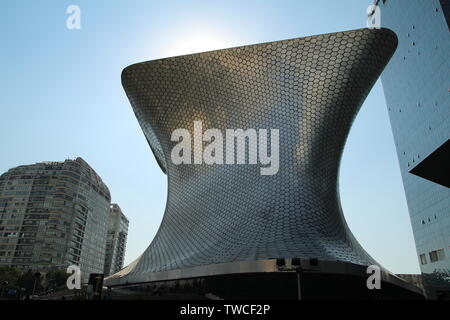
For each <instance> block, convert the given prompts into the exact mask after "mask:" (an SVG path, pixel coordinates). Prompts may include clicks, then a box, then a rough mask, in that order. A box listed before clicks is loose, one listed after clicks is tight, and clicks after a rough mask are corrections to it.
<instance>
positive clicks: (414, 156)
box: [376, 0, 450, 298]
mask: <svg viewBox="0 0 450 320" xmlns="http://www.w3.org/2000/svg"><path fill="white" fill-rule="evenodd" d="M376 3H377V4H378V5H379V6H380V8H381V26H382V27H385V28H389V29H391V30H393V31H394V32H395V33H396V34H397V37H398V40H399V45H398V49H397V52H396V53H395V55H394V57H393V58H392V60H391V61H390V63H389V64H388V66H387V68H386V69H385V71H384V72H383V74H382V82H383V88H384V93H385V96H386V100H387V105H388V111H389V117H390V121H391V126H392V131H393V134H394V139H395V145H396V148H397V155H398V159H399V163H400V169H401V173H402V178H403V185H404V188H405V193H406V199H407V202H408V208H409V213H410V217H411V223H412V228H413V233H414V238H415V242H416V249H417V255H418V256H417V257H418V260H419V263H420V267H421V270H422V274H423V278H424V282H425V286H426V287H427V294H428V295H429V297H434V298H436V297H438V298H439V297H445V296H446V297H448V296H449V292H450V281H449V279H450V189H449V173H450V160H449V153H450V151H449V149H450V143H449V141H448V140H449V137H450V59H449V58H450V32H449V22H450V18H449V13H450V4H449V3H450V0H384V1H376ZM380 156H382V155H380Z"/></svg>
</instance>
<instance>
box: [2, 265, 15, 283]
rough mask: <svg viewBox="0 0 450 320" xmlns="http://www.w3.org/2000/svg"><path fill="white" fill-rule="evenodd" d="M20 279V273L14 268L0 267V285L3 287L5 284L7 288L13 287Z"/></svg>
mask: <svg viewBox="0 0 450 320" xmlns="http://www.w3.org/2000/svg"><path fill="white" fill-rule="evenodd" d="M19 277H20V271H19V270H18V269H16V268H11V267H7V266H0V285H3V286H5V285H6V284H5V282H7V283H8V286H15V285H16V284H17V281H18V279H19Z"/></svg>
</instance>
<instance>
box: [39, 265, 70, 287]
mask: <svg viewBox="0 0 450 320" xmlns="http://www.w3.org/2000/svg"><path fill="white" fill-rule="evenodd" d="M68 276H69V275H68V274H67V272H66V271H65V270H58V269H54V270H50V271H49V272H47V274H46V275H45V278H46V280H47V283H48V284H49V287H53V288H55V287H62V286H65V285H66V282H67V277H68Z"/></svg>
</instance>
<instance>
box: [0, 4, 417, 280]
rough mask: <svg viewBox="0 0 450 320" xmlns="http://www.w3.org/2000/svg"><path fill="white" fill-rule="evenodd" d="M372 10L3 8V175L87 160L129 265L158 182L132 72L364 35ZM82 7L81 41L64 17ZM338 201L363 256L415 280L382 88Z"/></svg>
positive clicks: (152, 225) (144, 234)
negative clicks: (110, 204) (122, 235)
mask: <svg viewBox="0 0 450 320" xmlns="http://www.w3.org/2000/svg"><path fill="white" fill-rule="evenodd" d="M371 3H372V0H364V1H361V0H343V1H329V0H314V1H312V0H308V1H307V0H293V1H280V0H277V1H268V0H260V1H248V0H247V1H231V0H226V1H212V0H210V1H166V0H165V1H150V0H148V1H142V0H141V1H138V0H133V1H125V0H96V1H92V0H90V1H88V0H72V1H62V0H61V1H51V0H46V1H44V0H41V1H25V0H14V1H1V2H0V41H1V50H0V68H1V69H0V70H1V72H0V88H1V94H0V121H1V126H0V147H1V154H0V172H4V171H6V170H8V169H9V168H11V167H15V166H17V165H21V164H31V163H35V162H40V161H50V160H51V161H61V160H64V159H66V158H74V157H77V156H81V157H83V158H84V159H85V160H86V161H88V163H89V164H90V165H91V166H92V167H93V168H94V169H95V170H96V171H97V172H98V173H99V175H100V176H101V177H102V179H103V180H104V181H105V183H106V184H107V185H108V186H109V188H110V190H111V194H112V198H113V201H114V202H117V203H119V205H120V206H121V208H122V209H123V211H124V212H125V214H126V215H127V216H128V217H129V219H130V230H129V235H128V245H127V254H126V263H128V262H130V261H132V260H133V259H135V258H136V257H137V256H138V255H139V254H140V253H142V251H143V250H144V249H145V248H146V247H147V246H148V244H149V243H150V241H151V240H152V238H153V236H154V235H155V233H156V231H157V229H158V226H159V224H160V221H161V218H162V214H163V212H164V207H165V202H166V189H167V182H166V176H165V175H164V174H163V173H162V172H161V171H160V169H159V167H158V165H157V164H156V161H155V159H154V157H153V155H152V153H151V151H150V148H149V147H148V145H147V142H146V140H145V138H144V135H143V133H142V131H141V129H140V127H139V125H138V123H137V121H136V118H135V116H134V114H133V112H132V109H131V106H130V104H129V102H128V100H127V98H126V96H125V93H124V91H123V89H122V87H121V83H120V73H121V71H122V69H123V68H124V67H126V66H127V65H130V64H132V63H136V62H140V61H146V60H152V59H156V58H162V57H166V56H168V55H177V54H182V53H190V52H195V51H204V50H206V49H219V48H223V47H231V46H238V45H246V44H254V43H258V42H266V41H274V40H282V39H287V38H294V37H302V36H308V35H315V34H320V33H329V32H335V31H343V30H351V29H357V28H362V27H365V18H366V8H367V6H368V5H369V4H371ZM70 4H76V5H78V6H80V8H81V30H68V29H67V28H66V19H67V17H68V15H67V14H66V12H65V11H66V8H67V6H68V5H70ZM340 186H341V199H342V205H343V209H344V213H345V217H346V219H347V221H348V224H349V226H350V228H351V229H352V231H353V233H354V234H355V236H356V238H357V239H358V240H359V241H360V242H361V244H362V245H363V247H364V248H365V249H366V250H367V251H368V252H369V253H370V254H371V255H372V256H373V257H374V258H375V259H377V260H378V261H379V262H380V263H381V264H382V265H383V266H385V267H386V268H388V269H390V270H391V271H393V272H396V273H416V272H418V271H419V266H418V262H417V257H416V252H415V246H414V240H413V236H412V229H411V224H410V221H409V215H408V210H407V206H406V201H405V196H404V191H403V186H402V182H401V176H400V171H399V167H398V164H397V156H396V152H395V146H394V142H393V137H392V133H391V128H390V124H389V119H388V114H387V110H386V103H385V100H384V95H383V90H382V87H381V83H380V82H378V83H377V84H376V85H375V87H374V88H373V90H372V92H371V93H370V95H369V97H368V98H367V100H366V102H365V103H364V105H363V107H362V110H361V112H360V113H359V115H358V117H357V119H356V121H355V123H354V126H353V128H352V130H351V133H350V136H349V139H348V143H347V146H346V148H345V151H344V158H343V162H342V167H341V172H340Z"/></svg>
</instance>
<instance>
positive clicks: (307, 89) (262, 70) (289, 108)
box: [110, 29, 397, 283]
mask: <svg viewBox="0 0 450 320" xmlns="http://www.w3.org/2000/svg"><path fill="white" fill-rule="evenodd" d="M396 46H397V38H396V36H395V34H394V33H393V32H392V31H390V30H387V29H379V30H375V29H373V30H369V29H361V30H354V31H348V32H339V33H333V34H325V35H319V36H313V37H306V38H298V39H290V40H285V41H277V42H270V43H263V44H257V45H251V46H245V47H238V48H231V49H225V50H217V51H211V52H205V53H199V54H192V55H186V56H179V57H172V58H167V59H160V60H154V61H148V62H143V63H139V64H135V65H132V66H129V67H127V68H126V69H125V70H124V71H123V73H122V83H123V86H124V88H125V91H126V93H127V96H128V98H129V99H130V101H131V104H132V106H133V109H134V112H135V114H136V117H137V119H138V121H139V124H140V125H141V127H142V129H143V131H144V134H145V136H146V138H147V140H148V142H149V144H150V147H151V149H152V150H153V152H154V154H155V156H156V158H157V160H158V163H159V164H160V166H161V168H162V170H163V171H164V172H166V173H167V175H168V181H169V184H168V189H169V190H168V201H167V207H166V211H165V214H164V218H163V221H162V224H161V226H160V229H159V231H158V233H157V235H156V236H155V238H154V240H153V242H152V243H151V244H150V246H149V247H148V249H147V250H146V251H145V252H144V253H143V254H142V255H141V256H140V257H139V258H138V259H137V260H136V261H134V262H133V263H132V264H131V265H130V266H129V267H127V268H125V269H124V270H123V271H121V272H119V273H118V274H116V275H115V276H112V278H110V279H114V278H116V279H118V278H121V282H122V281H126V282H129V283H132V282H138V281H145V279H149V278H148V276H146V275H148V274H151V273H155V272H165V271H170V270H183V269H189V268H196V267H200V266H209V265H215V264H224V263H225V264H226V263H233V262H236V263H238V262H243V261H256V260H267V259H274V258H300V259H308V258H313V257H314V258H318V259H319V260H322V261H339V262H345V263H351V264H357V265H370V264H374V263H375V262H374V260H373V259H372V258H371V257H370V256H369V255H368V254H367V253H366V252H365V251H364V250H363V249H362V248H361V246H360V245H359V244H358V242H357V241H356V240H355V238H354V237H353V235H352V233H351V232H350V230H349V228H348V227H347V224H346V222H345V219H344V216H343V213H342V209H341V205H340V199H339V190H338V171H339V164H340V159H341V155H342V151H343V148H344V144H345V141H346V138H347V135H348V133H349V130H350V127H351V125H352V122H353V120H354V118H355V116H356V114H357V112H358V110H359V108H360V107H361V105H362V103H363V101H364V100H365V98H366V96H367V94H368V93H369V91H370V89H371V88H372V86H373V84H374V83H375V81H376V80H377V78H378V77H379V75H380V73H381V71H382V70H383V68H384V67H385V65H386V63H387V62H388V61H389V59H390V57H391V56H392V54H393V52H394V51H395V49H396ZM199 120H201V121H202V122H203V127H204V129H208V128H217V129H221V130H225V129H228V128H242V129H244V130H245V129H248V128H254V129H279V134H280V150H279V154H280V156H279V157H280V164H279V171H278V173H277V174H275V175H272V176H261V175H260V172H259V170H260V167H259V166H255V165H249V164H241V165H216V164H215V165H207V164H198V165H194V164H192V165H185V164H182V165H174V164H173V163H172V161H171V158H170V155H171V150H172V148H173V147H174V145H175V144H176V142H173V141H171V133H172V132H173V130H175V129H178V128H186V129H188V130H189V131H190V132H192V130H193V123H194V121H199Z"/></svg>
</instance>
